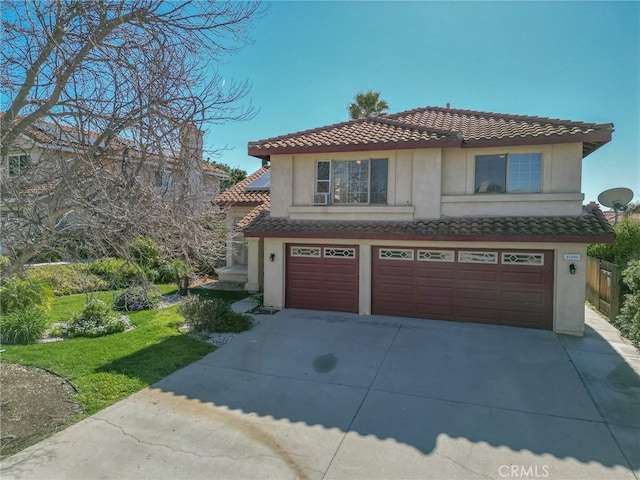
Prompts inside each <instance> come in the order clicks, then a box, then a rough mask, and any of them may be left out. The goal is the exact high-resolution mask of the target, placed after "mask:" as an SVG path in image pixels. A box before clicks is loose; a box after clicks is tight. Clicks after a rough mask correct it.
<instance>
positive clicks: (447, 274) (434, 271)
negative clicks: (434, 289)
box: [416, 266, 456, 281]
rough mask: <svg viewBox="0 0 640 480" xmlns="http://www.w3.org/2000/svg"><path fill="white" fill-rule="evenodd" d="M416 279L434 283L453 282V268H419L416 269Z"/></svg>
mask: <svg viewBox="0 0 640 480" xmlns="http://www.w3.org/2000/svg"><path fill="white" fill-rule="evenodd" d="M416 278H425V279H432V280H436V281H438V280H439V281H442V280H455V278H456V277H455V271H454V269H453V268H433V267H432V268H428V267H424V266H419V267H418V268H417V269H416Z"/></svg>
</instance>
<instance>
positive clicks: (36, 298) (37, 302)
mask: <svg viewBox="0 0 640 480" xmlns="http://www.w3.org/2000/svg"><path fill="white" fill-rule="evenodd" d="M51 300H53V291H52V290H51V288H50V287H49V286H48V285H47V284H46V283H45V282H43V281H41V280H34V279H30V278H24V277H18V276H14V277H10V278H7V279H5V280H4V281H3V283H2V285H1V286H0V312H1V313H2V314H3V315H4V314H7V313H12V312H20V311H24V310H27V309H30V308H36V309H41V310H43V311H44V310H48V309H49V304H50V302H51Z"/></svg>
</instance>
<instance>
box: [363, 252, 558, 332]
mask: <svg viewBox="0 0 640 480" xmlns="http://www.w3.org/2000/svg"><path fill="white" fill-rule="evenodd" d="M372 255H373V260H372V264H373V265H372V305H371V310H372V313H373V314H376V315H398V316H405V317H418V318H431V319H436V320H457V321H463V322H478V323H492V324H499V325H513V326H520V327H531V328H544V329H551V328H552V326H553V252H551V251H535V250H527V251H520V250H480V249H460V250H453V249H429V248H390V247H374V248H373V252H372Z"/></svg>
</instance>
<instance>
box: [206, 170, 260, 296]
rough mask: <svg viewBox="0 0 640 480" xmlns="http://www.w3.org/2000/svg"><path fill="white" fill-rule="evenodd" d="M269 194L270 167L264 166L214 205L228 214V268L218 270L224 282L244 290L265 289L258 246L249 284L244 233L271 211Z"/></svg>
mask: <svg viewBox="0 0 640 480" xmlns="http://www.w3.org/2000/svg"><path fill="white" fill-rule="evenodd" d="M269 190H270V171H269V166H264V167H262V168H260V170H258V171H256V172H254V173H252V174H251V175H249V176H248V177H247V178H245V179H244V180H242V181H240V182H238V183H237V184H235V185H234V186H232V187H230V188H229V189H228V190H226V191H224V192H223V193H221V194H220V195H218V197H217V198H216V199H215V202H214V203H215V205H217V206H219V207H221V208H223V209H225V210H226V212H227V221H228V225H227V227H228V229H229V236H228V239H227V258H226V265H225V266H224V267H220V268H217V269H216V272H217V274H218V278H219V279H220V280H222V281H232V282H238V283H245V289H246V290H250V291H257V290H260V289H261V288H262V283H261V281H260V279H259V277H258V275H257V273H258V271H261V270H262V266H261V264H262V251H261V250H260V247H259V246H258V249H257V250H256V251H255V252H253V253H254V254H255V255H256V256H257V257H258V258H257V260H256V262H257V265H258V268H256V269H254V272H253V273H254V275H253V277H252V281H248V277H247V265H248V261H249V249H248V247H247V241H246V240H245V238H244V235H243V233H242V230H243V229H244V228H245V227H246V226H247V225H250V224H251V223H252V222H253V221H254V220H255V219H256V218H257V217H258V216H259V215H260V213H262V212H268V211H269Z"/></svg>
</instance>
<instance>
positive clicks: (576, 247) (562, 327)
mask: <svg viewBox="0 0 640 480" xmlns="http://www.w3.org/2000/svg"><path fill="white" fill-rule="evenodd" d="M264 240H265V243H264V304H265V306H267V307H273V308H278V309H279V308H284V305H285V282H286V278H285V259H286V251H285V248H286V244H287V243H295V244H304V243H316V244H330V243H331V242H330V241H327V240H326V239H293V238H291V239H286V238H285V239H281V238H265V239H264ZM335 243H338V244H340V245H358V246H359V250H360V265H359V272H360V298H359V306H360V314H361V315H370V314H371V247H372V246H374V245H375V246H385V245H388V246H391V245H392V246H400V247H402V246H421V247H433V248H437V247H446V248H489V249H491V248H493V249H523V250H527V249H535V250H551V251H553V252H554V257H555V267H554V308H553V312H554V321H553V328H554V330H555V331H556V332H560V333H567V334H572V335H582V333H583V330H584V299H585V275H586V246H585V245H582V244H546V243H499V242H496V243H488V242H473V243H470V242H415V241H380V240H347V239H341V240H340V241H339V242H335ZM272 253H273V254H275V258H274V261H273V262H271V261H269V256H270V254H272ZM565 254H578V255H580V260H564V255H565ZM570 264H574V265H575V266H576V273H575V274H571V273H570V272H569V265H570Z"/></svg>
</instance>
